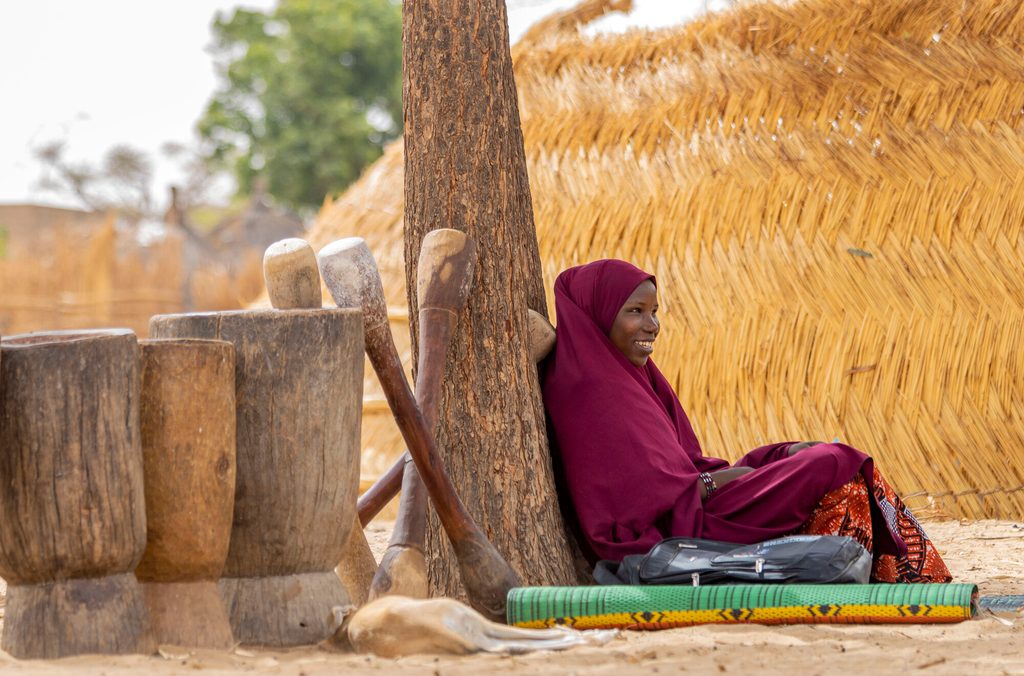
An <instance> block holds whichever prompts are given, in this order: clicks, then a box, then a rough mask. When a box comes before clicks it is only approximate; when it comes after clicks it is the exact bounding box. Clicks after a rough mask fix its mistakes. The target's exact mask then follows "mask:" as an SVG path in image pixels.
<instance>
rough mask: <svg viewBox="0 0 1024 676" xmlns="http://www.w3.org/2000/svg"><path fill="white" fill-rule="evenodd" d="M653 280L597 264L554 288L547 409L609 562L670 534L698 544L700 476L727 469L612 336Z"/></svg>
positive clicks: (569, 482) (589, 527)
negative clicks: (639, 290)
mask: <svg viewBox="0 0 1024 676" xmlns="http://www.w3.org/2000/svg"><path fill="white" fill-rule="evenodd" d="M648 279H649V280H651V281H652V282H654V283H655V285H656V284H657V281H656V280H655V279H654V276H653V275H651V274H649V273H646V272H644V271H643V270H640V269H639V268H637V267H636V266H634V265H631V264H629V263H626V262H625V261H618V260H600V261H595V262H593V263H589V264H587V265H582V266H579V267H575V268H570V269H568V270H566V271H565V272H563V273H562V274H560V275H559V276H558V279H557V280H556V282H555V309H556V314H557V328H556V333H557V340H556V341H555V349H554V351H553V353H552V355H551V356H550V357H549V358H548V363H547V368H546V371H545V379H544V405H545V407H546V409H547V413H548V416H549V420H550V423H551V427H552V429H553V430H554V442H555V446H556V452H557V453H558V454H559V457H560V460H561V465H562V467H563V472H564V480H565V484H566V486H567V487H568V490H569V494H570V497H571V498H572V502H573V505H574V507H575V511H576V514H577V517H578V520H579V524H580V527H581V528H582V530H583V533H584V535H585V536H586V538H587V541H588V543H589V544H590V547H591V548H592V549H593V551H594V553H595V554H597V555H598V556H600V557H601V558H606V559H616V560H617V559H621V558H622V557H623V556H624V555H626V554H633V553H636V552H638V551H647V550H648V549H649V548H650V547H651V546H653V545H654V544H655V543H657V542H658V541H659V540H661V539H662V538H664V537H666V536H667V535H668V534H670V533H671V534H684V533H685V534H691V535H693V536H697V537H699V536H700V535H701V529H702V518H703V507H702V504H701V500H700V493H699V489H698V481H699V479H698V476H697V475H698V473H700V472H707V471H713V470H715V469H720V468H722V467H727V466H728V463H727V462H725V461H724V460H718V459H716V458H706V457H704V456H703V455H702V453H701V448H700V443H699V442H698V441H697V437H696V435H695V434H694V433H693V428H692V427H691V426H690V421H689V420H688V419H687V417H686V413H684V412H683V409H682V407H681V406H680V405H679V400H678V398H677V397H676V395H675V392H674V391H673V390H672V387H671V386H670V385H669V384H668V381H667V380H665V377H664V376H663V375H662V374H661V372H660V371H659V370H658V368H657V367H656V366H655V365H654V362H653V361H651V360H650V359H648V361H647V363H646V364H645V365H644V366H642V367H638V366H635V365H633V364H632V363H630V362H629V360H628V359H626V357H625V355H623V354H622V353H621V352H620V351H619V350H618V348H616V347H615V345H614V344H612V342H611V340H610V339H609V338H608V334H609V332H610V330H611V327H612V324H613V323H614V321H615V317H616V315H618V312H619V310H620V309H621V307H622V305H623V304H624V303H625V301H626V300H627V299H628V298H629V296H630V295H631V294H632V293H633V291H634V290H635V289H636V287H637V286H639V285H640V283H641V282H643V281H645V280H648ZM655 347H657V342H655Z"/></svg>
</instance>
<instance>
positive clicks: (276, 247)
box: [263, 237, 322, 310]
mask: <svg viewBox="0 0 1024 676" xmlns="http://www.w3.org/2000/svg"><path fill="white" fill-rule="evenodd" d="M263 280H264V281H265V282H266V285H267V295H268V296H270V304H271V305H273V306H274V307H275V308H277V309H279V310H294V309H298V308H319V307H320V306H321V305H322V297H321V295H320V271H319V269H318V268H317V261H316V254H315V253H314V252H313V247H311V246H310V245H309V242H307V241H306V240H304V239H299V238H297V237H290V238H288V239H282V240H279V241H277V242H274V243H273V244H271V245H270V246H268V247H267V250H266V252H265V253H264V254H263Z"/></svg>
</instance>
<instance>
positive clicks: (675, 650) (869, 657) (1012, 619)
mask: <svg viewBox="0 0 1024 676" xmlns="http://www.w3.org/2000/svg"><path fill="white" fill-rule="evenodd" d="M925 526H926V529H927V531H928V533H929V535H930V536H931V538H932V540H933V541H935V542H936V544H937V545H938V547H939V550H940V551H941V552H942V553H943V555H944V558H945V560H946V563H947V564H948V565H949V567H950V569H951V570H952V572H953V575H954V576H955V577H956V581H958V582H974V583H976V584H977V585H978V587H979V588H980V590H981V593H982V594H1024V575H1022V570H1021V569H1022V566H1024V525H1022V524H1018V523H1013V522H1009V521H979V522H972V523H960V522H956V521H943V522H926V524H925ZM387 531H388V529H387V527H386V526H380V525H374V524H371V526H370V529H369V532H368V536H369V539H370V540H371V544H372V545H373V546H374V547H375V548H376V549H378V551H379V550H382V549H383V547H384V546H386V543H387V536H388V532H387ZM869 670H870V671H871V672H874V673H875V674H896V673H901V672H905V671H917V670H922V672H923V673H929V674H963V673H980V674H1003V673H1009V674H1024V614H1020V613H1013V614H1003V615H999V616H996V615H992V614H989V613H982V614H980V615H979V617H978V618H977V619H974V620H971V621H969V622H962V623H960V624H947V625H941V624H940V625H912V626H906V625H904V626H894V625H888V626H886V625H874V626H863V625H862V626H833V625H805V626H790V627H765V626H758V625H743V626H736V625H734V626H703V627H689V628H685V629H673V630H668V631H659V632H626V633H624V634H623V636H622V637H621V638H619V639H616V640H615V641H613V642H611V643H609V644H608V645H606V646H603V647H586V648H576V649H574V650H570V651H567V652H560V653H552V652H544V653H535V654H531V655H525V656H499V655H476V656H470V657H434V656H418V657H407V658H402V659H398V660H388V659H381V658H378V657H374V656H368V655H351V654H342V653H334V652H328V651H326V650H323V649H320V648H315V647H311V648H304V649H297V650H289V651H270V650H260V649H256V648H239V649H237V650H235V651H234V652H230V653H222V652H212V651H189V650H184V649H180V648H174V647H170V646H164V647H163V648H162V650H161V655H160V656H153V657H144V656H124V657H105V656H88V657H75V658H69V659H64V660H55V661H24V662H19V661H17V660H14V659H13V658H11V657H9V656H8V655H6V654H5V653H0V671H2V672H3V673H39V674H68V673H76V674H89V675H94V676H100V675H101V674H127V673H138V672H142V671H145V672H148V673H150V674H167V673H186V672H195V671H199V672H202V673H210V674H216V673H230V674H242V673H259V674H263V673H265V674H295V675H308V676H314V675H320V674H324V675H326V674H336V673H338V672H342V671H344V672H346V673H355V674H371V673H372V674H379V673H389V674H390V673H402V674H431V675H436V676H442V675H445V674H452V675H455V674H467V675H469V674H479V673H489V674H503V673H517V674H527V673H538V674H539V673H556V674H576V673H579V674H583V673H586V674H623V673H625V674H632V673H636V674H641V673H642V674H652V673H677V672H681V671H690V672H697V673H719V672H725V673H729V672H732V673H739V674H748V673H752V672H755V673H786V672H789V673H793V674H800V675H801V676H803V675H805V674H829V673H832V674H834V673H863V672H867V671H869Z"/></svg>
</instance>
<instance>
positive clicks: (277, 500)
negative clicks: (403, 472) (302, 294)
mask: <svg viewBox="0 0 1024 676" xmlns="http://www.w3.org/2000/svg"><path fill="white" fill-rule="evenodd" d="M150 335H151V336H153V337H157V338H186V337H191V338H212V339H219V340H226V341H229V342H231V343H233V344H234V346H235V403H236V416H235V420H236V439H237V456H236V463H237V470H236V480H235V509H234V520H233V524H232V529H231V543H230V546H229V549H228V558H227V563H226V566H225V570H224V577H223V578H222V579H221V581H220V591H221V596H222V597H223V598H224V601H225V604H226V605H227V608H228V616H229V617H230V619H231V629H232V631H233V632H234V635H235V639H237V640H238V641H241V642H242V643H247V644H261V645H268V646H288V645H302V644H310V643H316V642H319V641H321V640H323V639H325V638H327V637H328V636H330V635H331V634H332V633H333V631H334V629H335V628H336V626H335V621H334V619H333V618H334V615H333V613H332V612H331V608H332V607H334V606H342V605H346V604H347V603H348V602H349V599H348V594H347V593H346V592H345V588H344V587H343V586H342V584H341V581H340V580H339V579H338V576H337V574H335V572H334V567H335V565H336V564H337V563H338V561H339V560H340V559H341V554H342V548H343V546H344V544H345V540H346V538H347V537H348V535H349V530H350V528H351V526H352V523H353V522H354V521H355V497H356V492H357V491H358V486H359V420H360V402H361V401H362V389H363V385H362V383H363V359H362V351H363V330H362V317H361V315H360V313H359V312H355V311H351V310H348V311H346V310H337V309H320V310H289V311H287V312H281V311H278V310H248V311H238V312H214V313H199V314H185V315H164V316H157V317H154V318H153V319H152V320H151V321H150Z"/></svg>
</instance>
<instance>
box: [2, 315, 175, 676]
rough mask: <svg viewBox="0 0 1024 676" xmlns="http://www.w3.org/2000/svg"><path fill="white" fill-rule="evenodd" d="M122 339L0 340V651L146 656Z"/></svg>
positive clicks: (141, 526)
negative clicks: (1, 613)
mask: <svg viewBox="0 0 1024 676" xmlns="http://www.w3.org/2000/svg"><path fill="white" fill-rule="evenodd" d="M138 350H139V348H138V343H137V341H136V338H135V334H134V333H132V332H131V331H129V330H127V329H110V330H103V331H53V332H47V333H34V334H24V335H17V336H8V337H4V338H3V339H2V341H0V355H2V357H0V436H2V439H3V443H2V445H0V477H3V480H2V481H0V523H2V524H3V527H2V528H0V577H3V578H4V579H5V580H6V581H7V584H8V587H7V607H6V612H5V617H4V628H3V640H2V647H3V649H4V650H6V651H7V652H8V653H10V654H11V655H13V656H15V657H19V658H56V657H64V656H68V655H77V654H82V653H106V654H112V653H135V652H142V653H148V652H152V651H153V650H154V649H155V647H156V645H155V643H153V641H152V637H151V635H150V634H149V632H148V631H147V627H146V611H145V605H144V604H143V599H142V594H141V592H140V590H139V586H138V583H137V582H136V579H135V576H134V575H133V574H132V571H133V570H134V569H135V566H136V565H137V564H138V562H139V560H140V559H141V558H142V553H143V550H144V549H145V546H146V517H145V501H144V497H143V478H142V476H143V475H142V449H141V446H140V443H139V442H140V435H139V362H138Z"/></svg>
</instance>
